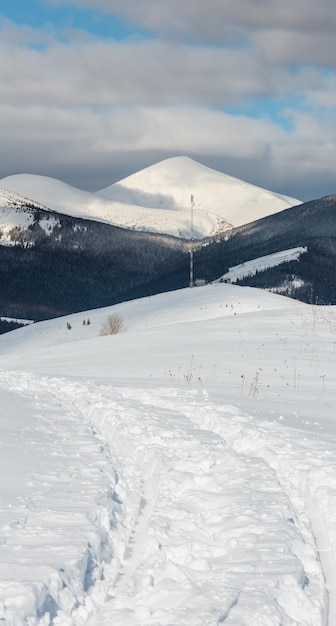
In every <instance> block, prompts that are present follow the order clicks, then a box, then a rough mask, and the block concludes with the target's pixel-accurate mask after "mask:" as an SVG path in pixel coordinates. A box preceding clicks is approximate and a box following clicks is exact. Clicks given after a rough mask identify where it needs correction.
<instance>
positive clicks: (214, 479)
mask: <svg viewBox="0 0 336 626" xmlns="http://www.w3.org/2000/svg"><path fill="white" fill-rule="evenodd" d="M20 377H21V381H20ZM24 382H25V384H26V388H27V389H28V388H29V392H30V393H32V394H33V393H34V390H35V391H36V392H37V391H38V393H39V394H40V395H42V396H43V393H45V394H46V395H47V396H48V398H50V397H54V398H55V401H57V403H61V404H62V406H63V407H67V409H65V410H68V411H69V410H71V411H74V412H75V414H76V415H78V416H80V415H82V416H83V418H84V419H85V420H86V421H87V424H88V427H90V428H91V426H90V425H92V428H93V429H94V430H93V434H94V436H95V437H96V439H97V441H98V442H100V443H101V446H102V449H104V447H107V448H108V456H109V458H110V459H111V462H112V463H113V464H114V467H115V468H116V469H117V473H118V485H117V492H116V493H117V494H118V498H119V499H120V502H119V507H120V517H119V522H118V524H117V526H116V520H115V519H113V520H111V524H110V530H109V541H110V547H111V549H112V551H113V557H112V561H111V563H110V564H109V563H105V564H104V563H101V564H97V567H98V565H99V567H98V569H99V568H100V567H102V568H103V569H102V573H103V575H102V576H101V577H99V578H101V580H99V579H96V580H95V582H94V584H92V585H91V588H90V589H88V590H87V592H86V594H84V596H83V595H82V597H80V595H79V596H78V606H77V608H75V609H72V611H71V615H69V619H70V620H72V621H71V622H69V623H71V624H72V625H73V626H82V624H87V625H88V626H98V625H99V626H107V625H109V626H110V624H111V623H113V624H114V626H118V625H120V626H133V625H137V626H144V625H148V626H150V625H153V626H154V625H155V626H157V625H158V624H160V626H171V624H173V623H174V625H176V626H178V625H181V626H182V625H183V626H188V625H190V626H191V625H192V626H198V625H200V626H201V625H204V624H209V625H216V624H223V623H224V624H227V625H228V626H229V625H230V624H231V623H232V624H237V623H239V624H242V625H243V624H245V621H243V620H244V619H245V618H244V616H246V611H247V607H248V614H249V620H250V621H249V626H259V625H260V624H263V623H264V622H263V620H264V619H265V620H266V618H267V619H269V622H266V621H265V623H267V624H268V623H270V624H273V623H274V624H280V623H283V624H286V626H287V624H288V625H289V624H300V625H301V624H302V625H303V624H305V626H306V625H307V626H319V625H321V626H325V625H326V624H327V623H328V616H327V613H328V598H327V594H326V587H327V588H328V589H329V595H330V598H329V626H332V619H333V616H334V614H335V613H334V611H335V605H334V600H333V598H334V593H333V589H331V587H332V585H331V579H332V578H333V577H334V572H335V561H334V554H333V547H334V546H335V545H336V537H335V532H336V531H334V530H333V527H332V520H333V519H336V510H335V507H336V505H335V504H334V502H333V494H332V492H331V490H330V489H331V485H334V484H335V482H336V470H335V464H334V461H335V455H334V456H333V455H332V454H331V451H330V455H329V457H328V454H327V455H326V454H325V453H326V441H323V440H317V439H313V438H312V439H307V438H306V440H305V441H302V443H301V444H300V446H299V447H298V437H297V432H294V431H287V430H285V429H284V428H283V427H282V426H281V424H277V423H270V422H260V421H258V419H257V418H252V417H250V416H244V415H241V414H240V413H239V411H238V410H236V409H234V408H232V407H230V406H221V405H218V404H215V403H211V402H210V401H209V398H208V397H207V395H206V394H202V393H196V392H193V391H187V392H185V391H181V390H176V389H150V390H149V389H147V390H143V389H128V388H127V389H123V388H113V387H112V386H110V385H97V384H94V383H91V382H82V383H81V382H69V381H68V380H61V379H56V378H45V377H43V378H39V377H33V376H28V375H26V378H25V375H23V374H19V375H16V377H15V378H14V377H13V378H12V379H11V380H9V384H10V385H12V387H13V388H15V387H16V388H18V386H20V384H21V388H22V385H23V383H24ZM71 407H72V408H71ZM322 453H323V464H322V461H321V455H322ZM334 499H335V498H334ZM317 511H318V512H319V513H317ZM325 513H328V516H327V517H328V519H330V520H331V522H329V524H327V521H323V519H324V518H325V520H327V517H326V515H325ZM323 516H324V517H323ZM112 522H113V523H112ZM323 524H324V527H323ZM325 533H326V535H325ZM333 533H334V534H333ZM325 536H327V537H328V542H329V543H328V546H327V548H328V549H329V547H330V551H329V552H328V553H324V552H323V550H324V548H325V547H326V546H323V544H322V540H323V539H324V537H325ZM315 542H316V543H315ZM319 552H320V555H321V559H320V557H319ZM321 564H322V567H323V571H322V568H321ZM323 572H324V574H323ZM324 577H325V579H326V584H325V581H324ZM335 578H336V576H335ZM163 596H164V597H165V605H166V609H165V611H163V609H162V597H163ZM84 609H85V610H84ZM60 623H61V622H60Z"/></svg>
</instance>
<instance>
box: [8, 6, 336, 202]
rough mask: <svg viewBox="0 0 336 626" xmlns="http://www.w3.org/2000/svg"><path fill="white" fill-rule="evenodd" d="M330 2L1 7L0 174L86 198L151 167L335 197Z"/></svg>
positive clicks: (335, 77)
mask: <svg viewBox="0 0 336 626" xmlns="http://www.w3.org/2000/svg"><path fill="white" fill-rule="evenodd" d="M335 26H336V5H335V3H334V0H296V2H295V3H293V2H292V0H283V1H282V2H281V3H279V2H278V1H277V0H208V2H206V3H205V2H204V1H203V0H202V1H200V0H184V1H183V2H180V0H142V1H141V2H139V0H123V2H120V1H119V0H29V2H27V1H26V0H2V2H1V5H0V35H1V36H0V47H1V55H0V59H1V60H0V88H1V101H0V133H1V135H0V136H1V142H0V165H1V167H0V178H3V177H5V176H8V175H11V174H19V173H33V174H42V175H47V176H52V177H55V178H59V179H60V180H63V181H65V182H67V183H70V184H72V185H75V186H77V187H80V188H82V189H86V190H90V191H96V190H98V189H100V188H103V187H105V186H107V185H110V184H112V183H113V182H116V181H118V180H120V179H122V178H124V177H126V176H129V175H131V174H133V173H134V172H136V171H138V170H140V169H142V168H145V167H147V166H150V165H152V164H154V163H157V162H158V161H160V160H162V159H166V158H169V157H173V156H180V155H185V156H189V157H191V158H193V159H195V160H196V161H199V162H200V163H203V164H204V165H207V166H209V167H211V168H214V169H217V170H219V171H222V172H225V173H227V174H230V175H232V176H236V177H238V178H241V179H242V180H246V181H247V182H251V183H253V184H256V185H259V186H262V187H265V188H267V189H270V190H272V191H276V192H279V193H283V194H286V195H290V196H293V197H295V198H298V199H300V200H310V199H313V198H317V197H321V196H323V195H328V194H333V193H336V180H335V173H334V163H335V160H336V116H335V106H336V72H335V65H336V39H335V36H334V32H335Z"/></svg>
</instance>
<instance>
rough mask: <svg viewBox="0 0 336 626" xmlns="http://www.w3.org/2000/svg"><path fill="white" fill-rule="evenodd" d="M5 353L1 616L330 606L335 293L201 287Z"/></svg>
mask: <svg viewBox="0 0 336 626" xmlns="http://www.w3.org/2000/svg"><path fill="white" fill-rule="evenodd" d="M110 313H117V314H119V315H121V316H122V318H123V321H124V323H125V326H126V328H125V331H124V332H122V333H120V334H118V335H115V336H107V337H101V336H99V331H100V328H101V325H102V324H103V322H104V321H105V320H106V318H107V316H108V315H109V314H110ZM88 319H89V320H90V324H89V325H88V324H87V321H88ZM84 321H85V324H84V323H83V322H84ZM67 323H69V324H70V325H71V329H70V330H68V329H67V326H66V325H67ZM0 353H1V356H0V368H1V369H0V402H1V413H0V420H1V455H0V469H1V471H0V477H1V478H0V489H1V500H0V623H1V619H2V620H3V621H4V623H5V624H6V626H7V624H8V625H9V626H18V625H19V626H22V625H23V624H25V625H27V626H36V625H39V626H46V625H49V624H53V625H54V626H80V625H83V624H88V626H98V625H99V626H110V625H112V624H113V625H117V626H121V625H122V626H134V625H137V626H144V625H148V626H149V625H152V626H154V625H155V626H158V625H160V626H172V625H174V626H182V625H183V626H186V625H190V626H191V625H192V626H198V625H202V626H203V625H205V624H207V625H219V624H228V625H230V626H233V625H235V626H237V625H239V626H240V625H245V626H274V625H280V624H281V625H285V626H288V625H295V624H300V626H320V625H321V626H322V625H323V626H324V625H325V624H329V625H330V626H331V625H332V624H334V623H335V619H336V567H335V563H336V562H335V550H336V438H335V421H334V405H335V383H336V367H335V365H336V363H335V361H336V309H335V307H320V308H318V307H316V306H310V305H304V304H302V303H299V302H296V301H294V300H290V299H287V298H284V297H281V296H276V295H273V294H269V293H265V292H262V291H259V290H257V289H250V288H241V287H237V286H233V285H225V284H216V285H207V286H205V287H202V288H194V289H186V290H182V291H178V292H173V293H169V294H163V295H159V296H155V297H151V298H145V299H142V300H139V301H132V302H128V303H123V304H119V305H117V306H115V307H110V308H108V309H101V310H96V311H90V312H86V313H85V314H84V313H83V314H76V315H72V316H69V317H66V318H58V319H56V320H49V321H46V322H41V323H38V324H33V325H30V326H27V327H25V328H21V329H19V330H17V331H14V332H12V333H8V334H6V335H3V336H1V337H0Z"/></svg>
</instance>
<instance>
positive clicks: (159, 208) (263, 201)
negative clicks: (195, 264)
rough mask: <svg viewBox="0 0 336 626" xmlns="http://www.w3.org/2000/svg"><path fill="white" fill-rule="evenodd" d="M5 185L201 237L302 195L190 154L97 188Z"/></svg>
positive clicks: (138, 225) (72, 211) (56, 206)
mask: <svg viewBox="0 0 336 626" xmlns="http://www.w3.org/2000/svg"><path fill="white" fill-rule="evenodd" d="M0 185H1V186H2V187H4V188H5V189H8V190H10V191H13V192H16V193H19V194H22V195H23V196H26V197H28V198H31V199H32V200H34V201H37V202H39V203H41V204H43V205H46V206H47V207H49V208H50V209H52V210H53V211H57V212H60V213H65V214H67V215H71V216H74V217H82V218H88V219H95V220H99V221H103V222H109V223H111V224H114V225H117V226H122V227H125V228H132V229H137V230H144V231H150V232H157V233H165V234H169V235H174V236H177V237H184V238H190V237H191V215H190V214H191V196H192V195H193V196H194V211H193V214H194V215H193V223H194V231H193V235H194V237H195V238H196V239H202V238H204V237H207V236H210V235H213V234H215V233H217V232H219V231H223V230H225V229H227V228H231V227H232V226H240V225H241V224H245V223H248V222H252V221H254V220H257V219H260V218H262V217H265V216H266V215H270V214H273V213H277V212H279V211H282V210H283V209H286V208H288V207H290V206H293V205H296V204H300V201H299V200H295V199H294V198H289V197H287V196H281V195H279V194H276V193H272V192H271V191H267V190H265V189H261V188H260V187H256V186H254V185H250V184H248V183H245V182H243V181H241V180H239V179H236V178H233V177H231V176H227V175H226V174H223V173H221V172H217V171H215V170H212V169H210V168H208V167H205V166H204V165H201V164H200V163H196V162H195V161H193V160H192V159H190V158H188V157H175V158H171V159H167V160H165V161H162V162H160V163H157V164H155V165H153V166H151V167H149V168H146V169H144V170H141V171H140V172H137V173H136V174H134V175H132V176H130V177H128V178H126V179H124V180H121V181H120V182H118V183H115V184H113V185H111V186H109V187H107V188H105V189H102V190H101V191H99V192H97V193H89V192H87V191H82V190H80V189H76V188H74V187H71V186H70V185H67V184H66V183H63V182H61V181H58V180H55V179H53V178H49V177H45V176H37V175H32V174H18V175H13V176H8V177H6V178H3V179H2V180H0Z"/></svg>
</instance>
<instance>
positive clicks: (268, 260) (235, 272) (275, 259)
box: [219, 246, 307, 283]
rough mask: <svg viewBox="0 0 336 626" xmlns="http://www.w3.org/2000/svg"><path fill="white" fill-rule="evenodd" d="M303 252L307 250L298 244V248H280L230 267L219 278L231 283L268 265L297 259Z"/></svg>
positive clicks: (272, 265) (271, 265)
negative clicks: (279, 250)
mask: <svg viewBox="0 0 336 626" xmlns="http://www.w3.org/2000/svg"><path fill="white" fill-rule="evenodd" d="M304 252H307V248H303V247H302V246H299V247H298V248H291V249H290V250H281V252H274V253H273V254H267V255H266V256H262V257H259V258H257V259H251V260H250V261H245V263H240V264H239V265H235V266H234V267H230V268H229V271H228V272H226V274H223V276H221V278H220V279H219V280H220V281H223V280H224V281H226V280H227V281H230V282H231V283H235V282H236V281H237V280H239V279H240V278H244V277H245V276H254V274H256V273H257V272H262V271H263V270H265V269H268V268H270V267H276V266H277V265H281V263H286V262H288V261H297V260H298V259H299V258H300V256H301V254H303V253H304Z"/></svg>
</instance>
